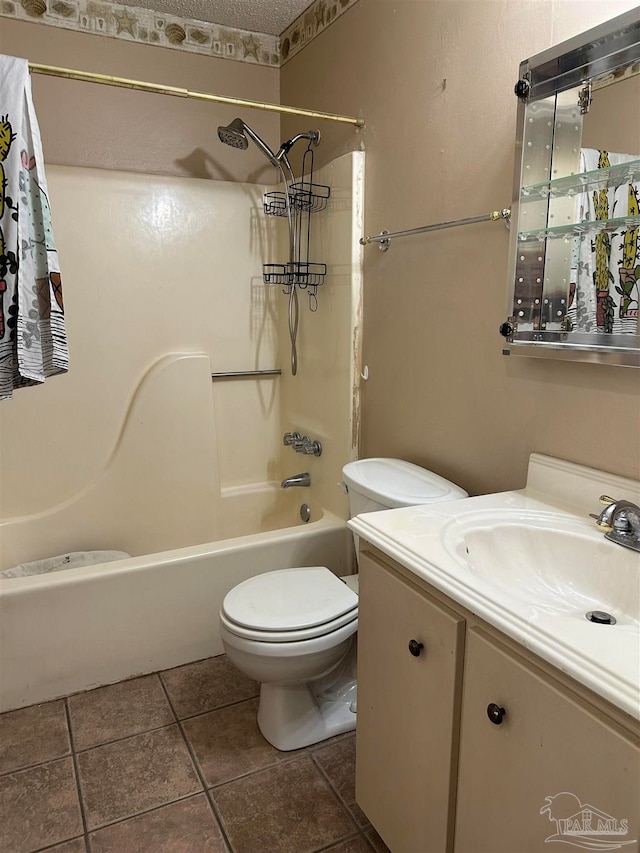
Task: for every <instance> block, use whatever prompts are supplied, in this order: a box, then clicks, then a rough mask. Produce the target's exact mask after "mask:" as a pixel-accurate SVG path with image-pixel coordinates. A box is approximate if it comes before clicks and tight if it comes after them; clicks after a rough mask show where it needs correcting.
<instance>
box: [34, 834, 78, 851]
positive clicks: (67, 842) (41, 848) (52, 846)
mask: <svg viewBox="0 0 640 853" xmlns="http://www.w3.org/2000/svg"><path fill="white" fill-rule="evenodd" d="M79 838H82V835H74V837H73V838H65V840H64V841H56V843H55V844H49V845H48V846H47V847H38V849H37V850H32V851H30V853H48V851H49V850H53V851H54V853H55V850H56V848H59V847H60V845H61V844H70V843H71V842H72V841H78V839H79ZM86 843H87V842H86V840H85V846H86ZM88 849H89V848H88V847H87V850H88Z"/></svg>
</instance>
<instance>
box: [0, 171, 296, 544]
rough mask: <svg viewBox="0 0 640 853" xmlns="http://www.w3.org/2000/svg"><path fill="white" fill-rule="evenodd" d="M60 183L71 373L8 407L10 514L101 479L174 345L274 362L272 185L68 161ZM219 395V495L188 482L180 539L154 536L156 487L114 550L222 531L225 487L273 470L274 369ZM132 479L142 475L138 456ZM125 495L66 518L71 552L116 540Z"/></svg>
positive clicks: (229, 365) (166, 460)
mask: <svg viewBox="0 0 640 853" xmlns="http://www.w3.org/2000/svg"><path fill="white" fill-rule="evenodd" d="M49 181H50V194H51V199H52V208H53V213H54V226H55V229H56V235H57V240H58V245H59V247H60V256H61V262H62V264H63V269H64V273H65V279H66V282H67V288H66V293H65V297H66V315H67V323H68V329H69V339H70V351H71V360H72V370H71V372H70V374H69V375H68V377H67V379H68V381H65V382H56V383H55V384H54V385H53V387H52V388H48V387H47V386H42V387H39V388H36V389H26V393H24V392H21V393H18V394H17V395H16V398H15V400H14V401H13V402H12V403H11V404H10V405H7V406H3V407H2V409H1V410H0V429H1V431H2V435H3V447H4V448H5V452H3V453H2V457H1V461H0V466H1V467H0V479H1V480H2V495H1V503H0V518H4V519H6V518H15V517H20V516H28V515H34V514H38V513H45V512H47V511H48V510H50V509H51V508H53V507H56V506H60V505H62V504H64V503H65V502H67V501H70V500H73V499H74V497H75V496H77V495H78V494H79V493H80V492H81V491H82V490H83V489H85V488H86V487H87V485H88V484H90V483H91V482H92V481H93V480H94V479H95V478H96V477H98V476H99V475H100V473H101V471H102V470H103V469H104V467H105V465H106V464H107V462H108V460H109V459H110V456H111V454H112V451H113V449H114V447H115V445H116V442H117V440H118V436H119V433H120V429H121V425H122V422H123V421H124V419H125V416H126V413H127V410H128V407H129V405H130V401H131V398H132V395H133V393H134V390H135V388H136V387H137V385H138V383H139V381H140V378H141V376H142V375H144V374H145V373H146V372H147V371H148V370H149V368H150V367H151V366H152V365H153V364H154V363H156V362H157V361H158V360H159V359H161V358H163V357H164V356H166V355H167V354H169V353H196V352H202V353H205V354H207V355H208V356H209V359H210V361H211V366H212V370H213V371H225V370H248V369H253V368H272V367H274V366H275V362H276V359H277V352H276V349H277V342H276V317H275V311H276V304H275V302H273V301H272V300H271V294H270V293H269V291H268V290H267V289H266V288H264V287H263V286H262V283H261V264H262V259H263V257H264V256H265V255H268V254H269V251H270V247H269V240H270V233H272V229H271V223H269V222H268V221H265V219H264V217H262V215H261V214H260V203H261V198H262V192H263V189H264V188H263V187H261V186H258V185H254V184H231V183H221V182H211V181H197V180H188V179H173V178H164V177H153V176H149V175H135V174H131V173H117V172H106V171H98V170H90V169H75V168H67V167H52V168H50V169H49ZM187 393H188V392H187V389H186V388H185V389H181V388H173V389H172V391H171V394H172V399H171V407H172V409H174V410H177V411H179V410H180V409H181V408H184V410H185V416H188V413H189V408H188V403H189V401H188V399H186V394H187ZM211 393H212V403H213V413H214V415H215V423H212V424H211V425H210V426H211V430H212V431H211V439H212V441H216V440H217V449H214V450H217V452H215V456H214V459H213V461H212V459H211V458H207V459H204V458H203V459H202V460H201V464H202V465H203V466H208V467H209V469H210V474H211V476H210V484H209V494H208V495H207V494H206V492H203V491H198V492H197V493H194V495H193V498H194V499H193V500H192V501H191V502H190V501H189V484H188V483H185V484H184V489H183V494H182V495H181V500H182V501H183V502H186V503H187V504H189V503H191V505H190V506H189V516H190V518H186V517H185V519H184V524H182V525H181V527H180V529H176V531H175V533H174V535H173V536H171V535H169V536H166V529H165V533H161V532H160V531H159V532H158V536H159V537H160V541H159V542H157V543H156V542H154V541H153V536H152V535H151V536H146V537H144V536H140V535H138V533H137V532H136V529H135V528H137V529H138V530H142V529H143V528H147V529H149V530H152V528H153V524H152V523H147V520H149V519H150V520H152V519H153V517H154V515H155V514H156V506H157V503H158V502H161V501H163V500H165V501H166V500H168V499H170V498H171V496H169V495H158V494H156V493H154V492H153V491H150V492H149V493H148V495H147V500H141V501H140V503H139V506H138V510H137V513H136V515H137V523H134V521H133V520H132V519H127V526H128V527H129V528H130V530H129V532H128V534H127V535H125V536H123V537H122V538H119V539H118V542H119V546H118V547H119V548H122V549H123V550H128V551H129V552H131V553H133V554H143V553H150V552H152V551H155V550H159V547H160V548H161V549H164V548H169V547H172V548H175V547H181V546H183V545H192V544H195V543H196V542H204V541H210V540H212V539H215V538H217V535H218V532H219V518H217V517H216V513H215V512H214V506H215V501H216V499H219V492H220V490H222V493H223V494H224V490H225V489H230V488H231V489H233V488H237V487H239V486H247V485H255V484H265V483H268V482H269V481H271V480H273V479H275V478H276V477H277V471H276V470H275V469H276V466H277V461H278V453H279V435H280V423H279V420H280V410H279V400H278V393H279V392H278V382H277V379H276V380H262V381H261V382H258V381H257V380H243V381H241V382H218V383H216V384H215V385H213V387H212V392H211ZM248 425H250V428H251V431H250V433H249V434H247V427H248ZM160 435H161V431H159V430H155V429H154V428H153V425H150V426H149V429H148V430H147V436H146V439H147V442H149V443H150V444H151V446H154V451H155V453H156V455H157V463H158V465H159V466H160V465H162V466H171V465H177V466H181V465H182V462H181V460H180V455H175V454H173V453H172V448H170V447H166V446H163V445H162V443H161V442H160ZM154 442H157V444H155V445H154ZM9 447H10V448H11V453H7V452H6V448H9ZM184 451H185V449H184V448H182V449H181V453H182V454H184ZM194 452H195V450H194ZM27 471H28V472H30V475H29V476H25V472H27ZM129 476H130V479H131V481H132V482H134V481H135V480H136V478H137V477H138V476H139V472H138V471H137V470H136V462H135V459H134V460H133V463H132V465H131V468H130V471H129ZM179 479H180V477H179V470H178V471H176V472H175V480H176V482H178V481H179ZM196 498H197V500H196ZM119 506H120V503H119V501H118V499H117V496H116V495H113V500H112V510H111V512H109V513H107V514H105V516H104V518H103V522H102V524H101V526H100V529H99V530H95V531H86V530H83V531H81V530H75V531H74V530H69V531H68V546H67V549H66V550H72V549H74V548H75V547H77V545H78V538H79V537H82V539H83V547H84V546H86V545H87V544H89V543H88V541H87V539H88V534H91V533H92V532H93V534H94V536H95V540H94V541H95V544H93V545H92V546H90V547H108V546H107V541H108V539H109V533H110V528H111V527H114V529H117V530H120V529H121V526H122V525H121V524H120V522H121V521H122V519H118V518H117V516H118V513H119ZM150 540H151V541H150ZM158 545H159V547H157V546H158ZM43 550H46V543H44V542H38V541H32V542H31V543H30V546H29V551H28V553H25V554H23V555H22V557H21V560H30V559H37V558H40V557H43V556H47V555H48V556H51V554H50V553H49V554H45V553H43Z"/></svg>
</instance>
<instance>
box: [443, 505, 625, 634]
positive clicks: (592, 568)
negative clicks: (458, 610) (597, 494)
mask: <svg viewBox="0 0 640 853" xmlns="http://www.w3.org/2000/svg"><path fill="white" fill-rule="evenodd" d="M442 536H443V544H444V546H445V548H446V549H447V551H449V553H450V554H451V556H453V557H454V558H455V559H456V561H457V562H458V564H459V565H461V566H464V567H465V568H466V569H468V570H469V571H470V572H472V573H473V574H474V575H476V577H477V578H479V579H480V580H482V581H484V582H486V583H487V584H491V585H492V586H493V587H497V588H499V589H500V590H502V591H503V592H505V593H507V594H508V595H510V596H513V597H516V598H519V599H521V600H524V601H526V602H528V603H529V604H532V605H534V606H536V607H541V608H544V609H545V610H548V611H557V612H561V613H565V614H566V613H574V614H576V615H579V616H582V617H584V615H585V614H586V613H587V612H588V611H592V610H599V611H605V612H607V613H610V614H611V615H612V616H614V617H615V618H616V620H618V621H619V622H621V623H625V622H626V623H627V624H628V623H630V622H633V623H640V554H638V552H636V551H632V550H630V549H627V548H624V547H622V546H621V545H616V544H614V543H612V542H609V541H608V540H606V539H605V538H604V536H603V534H602V533H601V532H600V531H599V530H598V529H597V528H596V527H595V526H594V524H592V523H590V522H588V521H586V520H585V521H583V520H581V519H580V518H577V517H572V516H563V515H560V514H554V513H546V512H528V513H524V512H521V511H518V512H515V513H513V514H511V515H510V514H509V512H508V511H505V510H503V511H502V512H500V513H499V514H498V513H496V512H488V513H487V512H484V513H483V512H479V513H470V514H467V515H465V517H464V520H463V521H454V522H452V523H450V524H448V525H447V526H446V528H445V530H443V533H442Z"/></svg>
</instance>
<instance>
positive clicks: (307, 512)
mask: <svg viewBox="0 0 640 853" xmlns="http://www.w3.org/2000/svg"><path fill="white" fill-rule="evenodd" d="M300 518H301V519H302V520H303V521H304V522H307V521H309V519H310V518H311V509H310V507H309V504H302V506H301V507H300Z"/></svg>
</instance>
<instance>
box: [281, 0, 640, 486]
mask: <svg viewBox="0 0 640 853" xmlns="http://www.w3.org/2000/svg"><path fill="white" fill-rule="evenodd" d="M634 5H636V4H635V2H630V1H629V0H619V2H609V3H606V4H603V3H601V2H595V1H594V0H520V1H519V2H514V0H493V2H488V0H439V1H438V0H419V2H418V0H416V1H415V2H413V0H398V2H393V3H392V2H389V0H360V2H359V3H358V4H356V6H354V7H353V9H351V10H350V11H349V12H347V13H346V14H345V15H343V16H342V17H341V18H340V20H338V21H337V22H336V23H335V24H334V25H332V26H331V27H329V29H328V30H327V31H326V32H325V33H323V34H322V36H321V37H319V38H318V39H316V40H315V41H313V42H312V43H311V44H310V45H308V46H307V47H306V48H305V50H304V51H302V52H301V54H299V55H298V56H296V57H295V58H294V59H293V60H291V61H290V62H289V63H288V64H287V65H286V66H285V67H284V68H283V70H282V74H281V98H282V102H283V103H294V104H298V103H306V104H308V105H310V106H312V107H313V108H316V109H320V110H323V109H324V110H330V111H333V112H341V113H345V114H361V115H362V116H363V117H364V118H365V119H366V122H367V127H366V129H365V131H363V132H362V133H360V134H359V135H358V134H355V133H354V132H353V130H351V129H349V128H342V127H337V128H333V127H329V126H328V125H327V126H326V127H325V126H323V128H322V129H323V143H322V145H321V146H320V149H319V156H320V157H321V158H325V159H331V158H332V157H334V156H335V155H336V153H338V152H341V151H344V150H349V149H353V148H356V147H359V146H360V144H361V143H364V145H365V147H366V152H367V165H366V190H365V198H366V202H365V205H366V206H365V220H366V224H365V230H366V232H367V233H377V232H379V231H380V230H381V229H382V228H387V229H389V230H398V229H402V228H411V227H415V226H418V225H423V224H427V223H430V222H439V221H443V220H447V219H455V218H461V217H466V216H471V215H475V214H481V213H485V212H488V211H489V210H493V209H495V208H499V207H506V206H508V205H509V203H510V200H511V193H512V190H511V183H512V173H513V159H514V136H515V116H516V100H515V97H514V95H513V84H514V83H515V80H516V78H517V72H518V66H519V63H520V61H521V60H522V59H524V58H526V57H527V56H531V55H533V54H535V53H537V52H539V51H540V50H543V49H545V48H547V47H549V46H550V45H551V44H553V43H554V42H558V41H562V40H564V39H565V38H568V37H570V36H571V35H574V34H576V33H577V32H580V31H583V30H585V29H588V28H589V27H591V26H594V25H596V24H597V23H600V22H601V21H602V20H604V19H605V18H607V17H611V16H613V15H615V14H619V13H621V12H623V11H625V10H626V9H628V8H631V7H633V6H634ZM445 78H446V88H444V89H443V85H442V81H443V79H445ZM294 126H297V123H296V124H295V125H294V123H292V122H291V121H290V120H283V135H285V136H286V135H288V134H289V133H290V132H291V131H292V129H293V127H294ZM508 247H509V240H508V234H507V232H506V230H505V229H504V227H503V226H502V224H500V223H498V224H493V223H483V224H480V225H476V226H469V227H467V228H461V229H456V230H448V231H442V232H439V233H435V234H430V235H424V236H420V237H414V238H407V239H406V240H402V241H397V242H395V243H394V244H393V246H392V248H391V250H390V251H389V252H388V253H386V254H381V253H380V252H379V251H378V250H377V248H376V247H375V246H370V247H368V248H367V249H366V250H365V297H364V298H365V309H364V310H365V327H364V335H365V339H364V361H365V362H366V363H367V364H368V366H369V376H370V378H369V381H368V382H367V383H365V385H364V391H363V442H362V451H363V454H364V455H374V456H375V455H389V456H399V457H403V458H405V459H408V460H411V461H414V462H417V463H419V464H423V465H425V466H427V467H429V468H433V469H435V470H436V471H438V472H439V473H441V474H443V475H444V476H447V477H449V478H451V479H453V480H455V481H457V482H458V483H460V484H461V485H462V486H463V487H464V488H466V489H468V490H469V491H470V492H472V493H478V492H488V491H495V490H501V489H506V488H512V487H520V486H523V485H524V481H525V475H526V466H527V458H528V455H529V453H530V452H531V451H533V450H537V451H540V452H543V453H548V454H551V455H554V456H558V457H561V458H566V459H570V460H573V461H576V462H580V463H584V464H587V465H592V466H595V467H598V468H602V469H604V470H609V471H612V472H614V473H619V474H625V475H628V476H638V467H639V456H640V439H639V429H638V423H639V415H640V405H639V395H638V392H639V379H640V373H639V372H638V371H634V370H632V369H628V368H614V367H608V366H599V365H587V364H574V363H563V362H559V361H552V360H549V361H537V360H532V359H524V358H518V357H516V356H512V357H510V358H505V357H503V356H502V355H501V338H500V337H499V336H498V332H497V329H498V325H499V324H500V322H501V321H502V320H503V319H504V318H505V316H506V277H507V258H508Z"/></svg>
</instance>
